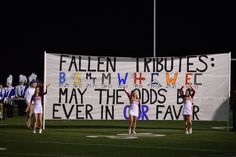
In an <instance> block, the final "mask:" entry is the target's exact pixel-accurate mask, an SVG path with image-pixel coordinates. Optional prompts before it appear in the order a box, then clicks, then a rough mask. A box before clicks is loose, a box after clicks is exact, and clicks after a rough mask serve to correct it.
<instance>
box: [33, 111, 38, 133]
mask: <svg viewBox="0 0 236 157" xmlns="http://www.w3.org/2000/svg"><path fill="white" fill-rule="evenodd" d="M34 118H35V120H34V131H33V133H36V128H37V125H38V114H37V113H35V114H34Z"/></svg>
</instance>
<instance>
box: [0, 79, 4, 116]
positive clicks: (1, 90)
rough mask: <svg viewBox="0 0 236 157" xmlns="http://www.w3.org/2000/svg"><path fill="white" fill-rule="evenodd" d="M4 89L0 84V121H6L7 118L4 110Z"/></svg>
mask: <svg viewBox="0 0 236 157" xmlns="http://www.w3.org/2000/svg"><path fill="white" fill-rule="evenodd" d="M4 92H5V91H4V88H3V85H2V84H0V119H4V116H5V112H4V111H5V110H4V105H3V100H4Z"/></svg>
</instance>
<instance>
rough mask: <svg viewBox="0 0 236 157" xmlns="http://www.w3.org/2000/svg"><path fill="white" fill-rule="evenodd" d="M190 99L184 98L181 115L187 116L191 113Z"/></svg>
mask: <svg viewBox="0 0 236 157" xmlns="http://www.w3.org/2000/svg"><path fill="white" fill-rule="evenodd" d="M192 112H193V111H192V101H191V100H190V99H186V100H185V101H184V105H183V115H184V116H187V115H192Z"/></svg>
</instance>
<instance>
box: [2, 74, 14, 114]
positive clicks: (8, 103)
mask: <svg viewBox="0 0 236 157" xmlns="http://www.w3.org/2000/svg"><path fill="white" fill-rule="evenodd" d="M12 80H13V77H12V75H9V77H8V78H7V82H6V85H7V87H5V94H4V107H6V108H7V117H13V100H12V99H13V98H14V97H15V89H14V87H13V86H12Z"/></svg>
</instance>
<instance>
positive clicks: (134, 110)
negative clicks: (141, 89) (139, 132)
mask: <svg viewBox="0 0 236 157" xmlns="http://www.w3.org/2000/svg"><path fill="white" fill-rule="evenodd" d="M124 90H125V93H126V94H127V96H128V98H129V102H130V108H129V131H128V133H129V134H132V133H133V134H136V132H135V129H136V123H137V118H138V115H139V113H141V109H140V100H139V98H138V96H137V94H136V92H135V91H134V90H132V91H131V93H129V92H127V90H126V89H125V88H124ZM132 127H133V130H132Z"/></svg>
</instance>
